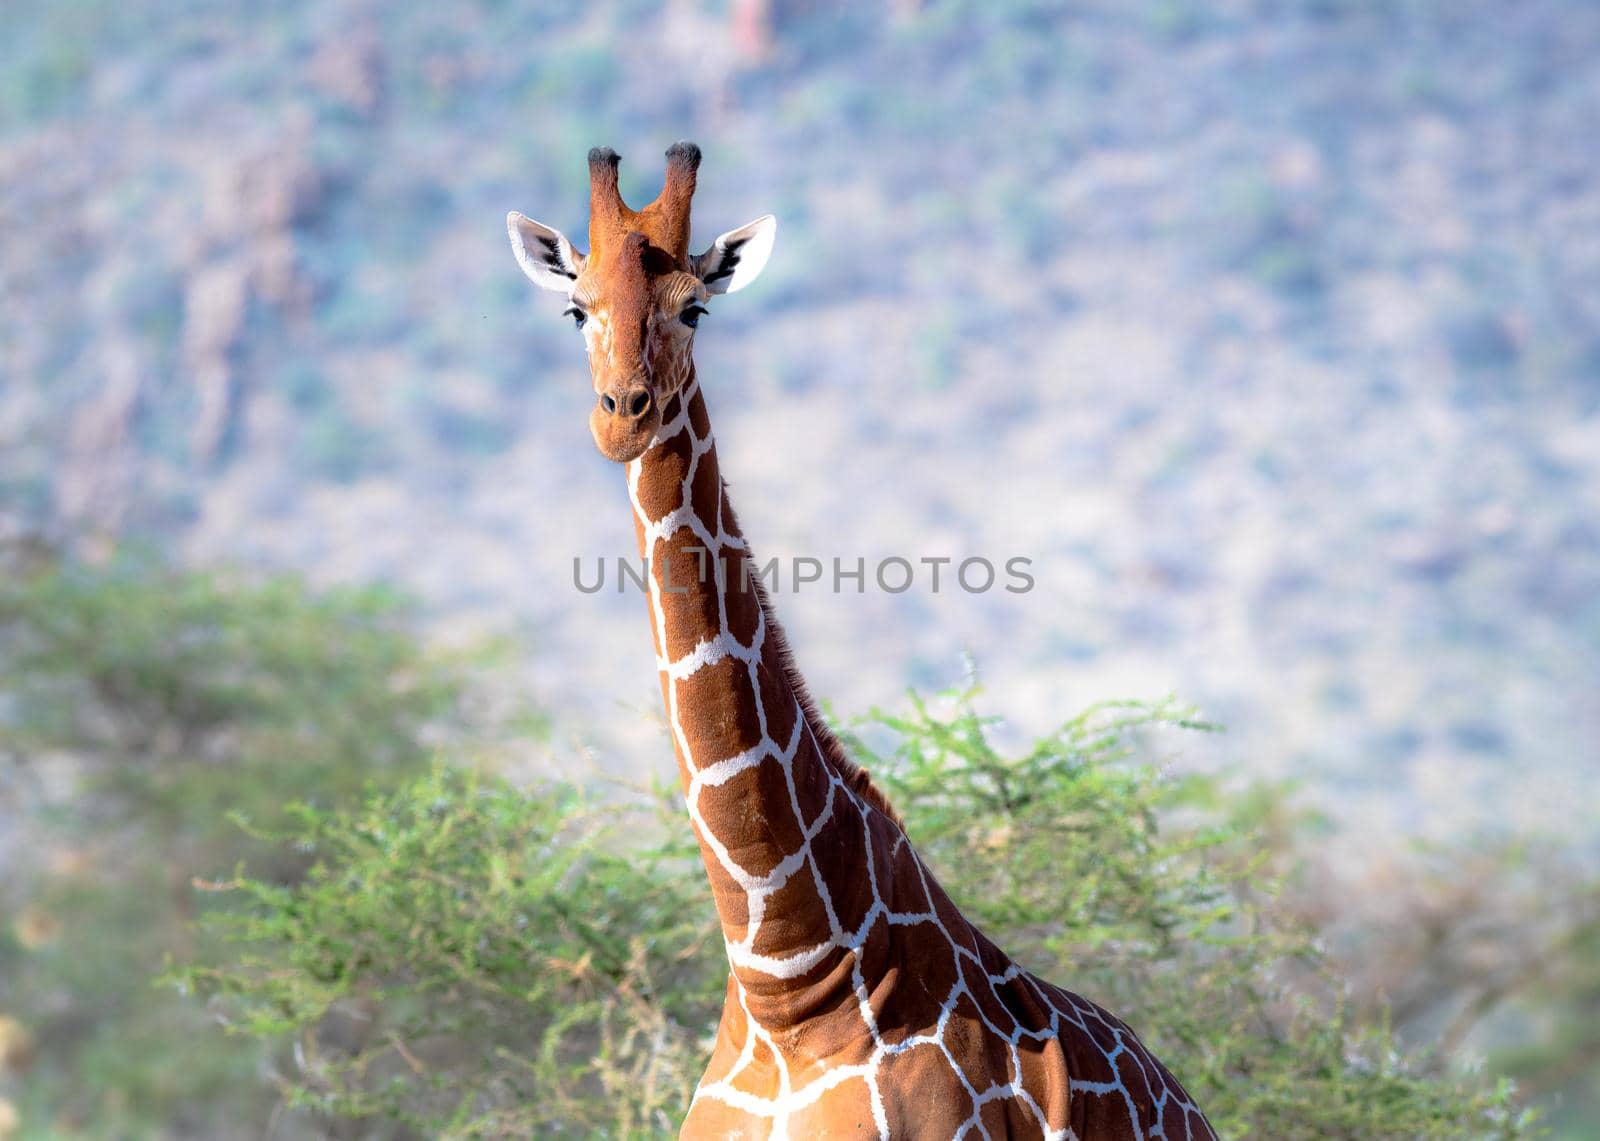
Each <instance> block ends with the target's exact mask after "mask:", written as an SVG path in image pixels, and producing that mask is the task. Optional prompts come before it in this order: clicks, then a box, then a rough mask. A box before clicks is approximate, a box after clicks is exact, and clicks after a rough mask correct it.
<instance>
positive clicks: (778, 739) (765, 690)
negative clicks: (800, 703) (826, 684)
mask: <svg viewBox="0 0 1600 1141" xmlns="http://www.w3.org/2000/svg"><path fill="white" fill-rule="evenodd" d="M755 682H757V685H758V687H760V690H762V709H765V711H766V733H768V735H770V736H771V738H773V741H774V743H776V744H778V747H779V749H787V747H789V738H790V736H794V730H795V704H794V698H792V696H790V695H789V687H787V685H786V683H784V679H782V674H778V672H776V671H774V669H773V666H771V664H770V663H768V661H766V658H765V656H763V658H762V661H760V663H758V664H757V667H755Z"/></svg>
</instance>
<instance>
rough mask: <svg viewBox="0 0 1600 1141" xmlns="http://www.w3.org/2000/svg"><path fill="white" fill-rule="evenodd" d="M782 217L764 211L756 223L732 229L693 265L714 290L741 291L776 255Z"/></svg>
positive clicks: (691, 267)
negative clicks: (775, 238)
mask: <svg viewBox="0 0 1600 1141" xmlns="http://www.w3.org/2000/svg"><path fill="white" fill-rule="evenodd" d="M777 232H778V220H777V219H776V218H774V217H773V216H772V215H771V214H763V215H762V216H761V217H759V218H757V219H756V220H755V221H754V222H750V223H747V224H746V225H743V226H740V227H739V228H738V229H737V230H729V231H728V232H727V233H726V234H723V235H722V237H720V238H718V239H717V240H716V241H714V242H712V243H711V248H710V249H708V250H707V251H706V252H705V253H703V254H701V255H699V256H698V257H696V258H695V259H694V260H693V261H692V262H691V263H690V266H689V268H690V269H691V270H693V272H694V275H695V276H696V277H698V278H699V279H700V280H701V281H702V282H704V283H705V287H706V289H708V290H709V291H711V292H712V293H737V292H739V290H741V289H743V288H744V287H745V286H747V285H749V284H750V283H751V282H752V281H754V280H755V279H756V277H757V275H759V274H760V273H761V269H762V267H763V266H765V265H766V264H767V259H768V258H769V257H771V256H772V239H773V238H774V237H775V236H776V235H777Z"/></svg>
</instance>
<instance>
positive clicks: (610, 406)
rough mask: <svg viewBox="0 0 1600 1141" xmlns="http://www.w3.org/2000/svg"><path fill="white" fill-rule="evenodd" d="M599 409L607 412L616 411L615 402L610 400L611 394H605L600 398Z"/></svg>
mask: <svg viewBox="0 0 1600 1141" xmlns="http://www.w3.org/2000/svg"><path fill="white" fill-rule="evenodd" d="M600 407H602V408H604V409H605V410H606V411H607V412H615V411H616V410H617V402H616V401H615V400H613V399H612V397H611V393H609V392H607V393H605V394H604V395H602V396H601V397H600Z"/></svg>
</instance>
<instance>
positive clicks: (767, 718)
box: [507, 143, 1215, 1141]
mask: <svg viewBox="0 0 1600 1141" xmlns="http://www.w3.org/2000/svg"><path fill="white" fill-rule="evenodd" d="M617 163H618V158H617V155H616V153H615V152H613V151H610V150H606V149H599V148H597V149H596V150H593V151H591V152H590V153H589V174H590V220H589V248H588V250H587V252H580V251H579V250H578V249H577V248H576V247H575V246H574V245H573V244H572V242H571V241H569V240H568V239H567V238H566V237H565V236H564V235H562V234H561V233H559V232H558V231H556V230H554V229H551V228H550V227H548V226H544V225H541V224H540V223H538V222H534V221H532V220H531V219H529V218H525V217H524V216H523V215H521V214H517V213H512V214H511V215H510V216H509V217H508V219H507V223H508V229H509V231H510V235H511V245H512V249H513V252H514V253H515V254H516V257H517V260H518V262H519V263H520V264H521V265H522V268H523V271H524V272H525V273H526V274H527V275H528V277H529V278H530V279H532V280H533V281H534V283H535V284H537V285H540V286H542V287H544V288H547V289H552V290H555V291H558V292H560V293H562V294H564V295H565V296H566V298H567V313H568V315H569V316H571V317H572V319H573V320H574V321H575V323H576V324H577V325H578V327H579V329H580V330H581V331H582V333H583V337H584V343H585V347H586V349H587V352H588V357H589V365H590V369H591V372H592V374H593V380H594V390H595V407H594V409H593V411H592V412H591V414H590V428H591V431H592V432H593V435H594V438H595V443H596V444H597V446H598V447H599V448H600V451H601V452H602V453H603V454H604V455H606V456H607V457H609V458H611V459H614V460H617V461H619V462H622V463H625V464H626V465H627V486H628V496H629V500H630V502H631V503H632V507H633V518H634V530H635V533H636V536H637V538H638V542H639V550H640V554H641V556H643V558H644V559H645V561H646V564H647V565H648V567H649V588H650V589H649V609H650V627H651V632H652V641H653V645H654V651H655V657H656V666H657V669H658V671H659V674H660V678H661V689H662V697H663V699H664V701H665V704H666V710H667V720H668V723H669V725H670V727H671V734H672V739H673V746H674V750H675V752H676V754H677V761H678V768H679V775H680V776H681V778H682V783H683V789H684V803H685V805H686V807H687V809H688V814H689V819H690V822H691V824H692V826H693V828H694V831H695V835H696V836H697V838H698V839H699V842H700V849H701V854H702V857H703V860H704V863H705V869H706V875H707V878H708V880H709V882H710V886H711V893H712V897H713V899H714V901H715V903H716V908H717V915H718V918H719V920H720V922H721V925H722V932H723V938H724V941H725V944H726V947H727V955H728V964H729V974H728V993H727V998H726V1001H725V1003H724V1005H723V1011H722V1019H721V1022H720V1024H719V1026H718V1030H717V1036H716V1042H715V1045H714V1046H713V1048H712V1051H711V1057H710V1060H709V1061H708V1063H707V1066H706V1070H705V1074H704V1076H703V1077H702V1078H701V1081H700V1084H699V1086H698V1088H697V1089H696V1091H695V1095H694V1098H693V1101H692V1102H691V1104H690V1106H689V1109H688V1114H687V1117H686V1119H685V1121H684V1125H683V1133H682V1135H683V1136H684V1137H696V1138H700V1137H748V1138H755V1137H771V1138H791V1139H795V1141H803V1139H809V1138H820V1137H877V1138H902V1137H910V1138H984V1137H988V1138H998V1137H1048V1138H1076V1139H1079V1141H1124V1139H1140V1141H1144V1139H1151V1141H1154V1139H1157V1138H1162V1139H1168V1141H1178V1139H1191V1141H1192V1139H1199V1138H1209V1137H1214V1136H1215V1134H1214V1133H1213V1132H1212V1130H1211V1128H1210V1126H1209V1125H1208V1124H1207V1123H1206V1119H1205V1116H1204V1115H1203V1114H1202V1113H1201V1111H1200V1109H1199V1107H1198V1106H1196V1105H1195V1104H1194V1102H1193V1101H1192V1099H1190V1097H1189V1095H1188V1094H1187V1093H1186V1092H1185V1091H1184V1089H1183V1087H1182V1085H1180V1084H1179V1083H1178V1081H1177V1080H1176V1079H1175V1078H1174V1077H1173V1076H1172V1075H1171V1074H1170V1073H1169V1072H1168V1071H1167V1070H1166V1068H1165V1067H1164V1066H1162V1065H1161V1063H1160V1062H1158V1061H1156V1059H1155V1058H1154V1057H1152V1056H1151V1055H1150V1053H1149V1052H1148V1051H1147V1050H1146V1049H1145V1048H1144V1046H1143V1045H1142V1043H1141V1042H1140V1041H1139V1039H1138V1038H1137V1037H1136V1036H1135V1034H1134V1033H1133V1031H1132V1030H1130V1029H1129V1028H1128V1027H1127V1026H1126V1025H1125V1024H1123V1023H1122V1022H1121V1021H1120V1020H1119V1019H1117V1018H1116V1017H1115V1016H1114V1015H1112V1014H1110V1013H1109V1012H1107V1011H1105V1010H1103V1009H1102V1008H1100V1007H1099V1006H1097V1005H1095V1004H1094V1003H1092V1002H1090V1001H1088V1000H1087V999H1084V998H1081V997H1079V996H1078V995H1075V994H1073V993H1072V992H1070V991H1067V990H1063V989H1061V988H1059V987H1057V986H1054V985H1052V984H1050V983H1047V982H1045V981H1043V980H1041V979H1038V978H1035V977H1034V976H1033V975H1031V974H1030V973H1028V972H1027V971H1026V970H1024V969H1022V968H1021V967H1020V966H1018V965H1017V964H1016V963H1014V962H1012V961H1011V960H1010V959H1009V958H1008V957H1007V956H1006V955H1005V953H1004V952H1002V951H1001V950H1000V949H999V948H997V947H996V946H995V945H994V944H993V943H992V942H990V941H989V939H988V938H986V937H985V936H984V935H983V933H982V932H981V931H979V930H978V929H977V928H976V927H975V926H974V925H972V924H971V923H969V922H968V921H967V920H966V919H965V918H964V917H963V916H962V914H961V912H960V910H959V909H957V907H956V906H955V904H954V903H952V902H951V901H950V899H949V897H948V896H947V895H946V894H945V893H944V890H943V889H942V888H941V887H940V886H939V883H938V881H937V880H936V879H935V878H934V876H933V874H932V873H931V872H930V871H929V870H928V868H927V867H926V865H924V864H923V862H922V860H921V858H920V857H919V856H918V855H917V853H916V850H915V849H914V848H913V847H912V845H911V842H910V840H909V839H908V838H907V836H906V833H905V831H904V829H903V827H902V826H901V823H900V821H899V819H898V818H897V817H896V816H895V814H894V812H893V810H892V809H891V807H890V806H889V803H888V801H887V800H886V799H885V798H884V797H883V795H882V794H881V793H880V792H879V790H878V789H877V788H876V786H874V785H873V784H872V782H871V780H870V779H869V778H868V776H867V774H866V773H865V772H864V771H863V770H861V769H860V768H859V767H857V766H856V765H855V764H854V763H853V762H852V761H851V760H850V759H849V758H848V757H847V756H846V754H845V752H844V749H843V748H842V746H841V745H840V743H839V741H838V739H837V738H836V737H834V735H833V734H832V733H831V732H830V731H829V729H828V728H827V726H826V724H825V723H824V722H823V721H822V719H821V718H820V716H819V715H818V713H817V711H816V709H815V707H814V706H813V705H812V703H811V700H810V698H809V697H808V695H807V693H806V688H805V683H804V681H803V680H802V678H801V676H800V674H799V672H798V671H797V670H796V669H795V667H794V664H793V661H792V659H791V658H790V655H789V651H788V648H787V645H786V643H785V641H784V638H783V633H782V630H781V629H780V627H779V626H778V623H777V621H776V619H775V618H774V616H773V613H772V608H771V605H770V602H769V601H768V599H767V598H766V596H765V594H764V592H763V590H762V585H761V578H760V576H759V575H753V574H751V573H750V571H749V560H750V558H751V555H750V550H749V547H748V545H747V544H746V543H745V541H744V538H743V536H742V535H741V533H740V531H739V525H738V522H737V520H736V519H735V517H734V513H733V508H732V506H731V504H730V503H729V500H728V495H727V488H726V485H725V484H724V482H723V479H722V474H721V471H720V469H719V467H718V463H717V449H716V442H715V440H714V438H713V436H712V432H711V421H710V417H709V415H708V413H707V411H706V402H705V398H704V395H703V393H702V392H701V388H700V385H699V382H698V380H697V379H696V376H695V370H694V363H693V357H692V351H693V345H694V334H695V330H696V328H697V327H698V325H699V320H700V317H701V315H703V314H704V313H705V312H706V311H707V308H708V303H709V301H710V299H711V297H712V296H713V295H716V294H720V293H731V292H734V291H736V290H737V289H741V288H743V287H744V286H745V285H747V284H749V282H750V281H751V280H753V279H754V277H755V275H756V274H758V273H759V272H760V270H761V268H762V266H763V265H764V264H765V262H766V260H767V256H768V254H769V253H770V251H771V249H772V241H773V235H774V233H775V228H776V224H775V222H774V221H773V219H772V218H771V216H770V215H769V216H766V217H763V218H758V219H757V220H756V221H754V222H751V223H749V224H748V225H746V226H742V227H740V228H738V229H736V230H730V231H728V232H727V233H725V234H723V235H722V236H720V237H719V238H717V239H716V240H715V241H714V242H712V243H711V245H710V246H709V247H707V249H706V250H705V252H703V253H701V254H699V255H696V256H691V255H690V254H689V207H690V200H691V198H692V197H693V194H694V187H695V179H696V175H697V172H698V168H699V164H700V151H699V148H697V147H695V146H694V145H693V144H691V143H676V144H674V145H673V146H672V147H671V148H670V149H669V150H668V151H667V174H666V182H665V185H664V186H663V188H662V191H661V194H660V195H659V196H658V197H657V198H656V200H655V201H653V202H651V203H650V204H649V205H648V206H645V207H643V208H642V209H640V210H637V211H635V210H631V209H629V207H628V206H627V204H626V203H624V202H623V200H622V197H621V195H620V194H619V193H618V190H617ZM669 586H670V587H671V589H668V587H669Z"/></svg>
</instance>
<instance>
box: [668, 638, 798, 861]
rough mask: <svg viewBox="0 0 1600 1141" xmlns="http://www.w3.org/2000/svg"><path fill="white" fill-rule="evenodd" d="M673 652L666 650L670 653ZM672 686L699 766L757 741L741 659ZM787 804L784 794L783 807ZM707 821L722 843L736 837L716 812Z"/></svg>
mask: <svg viewBox="0 0 1600 1141" xmlns="http://www.w3.org/2000/svg"><path fill="white" fill-rule="evenodd" d="M691 648H692V647H691ZM672 649H673V648H672V647H669V651H670V650H672ZM679 652H687V651H679ZM673 685H674V687H675V690H676V695H677V699H678V723H679V725H680V726H682V728H683V735H684V737H685V738H686V739H687V740H688V742H689V747H690V748H691V749H692V750H693V751H694V758H695V762H696V765H697V767H699V768H705V767H706V766H707V765H712V764H716V763H717V762H718V761H725V760H727V759H728V758H730V757H734V756H737V755H739V754H740V753H743V752H746V751H747V750H749V749H751V748H754V747H755V746H756V745H757V744H758V743H760V741H761V722H760V719H759V717H758V716H757V714H756V709H755V700H756V694H755V687H754V686H752V685H751V684H750V669H749V667H748V666H746V665H745V664H744V663H743V662H741V661H739V659H737V658H723V659H722V660H721V661H716V662H712V663H710V664H708V665H703V666H701V667H700V668H699V669H698V670H696V671H695V672H694V673H692V674H690V675H689V676H688V677H682V678H679V679H677V680H676V681H675V682H673ZM787 801H788V797H787V796H785V797H784V801H783V803H785V804H786V803H787ZM706 819H707V820H708V821H710V822H712V824H713V827H715V828H716V830H717V835H718V837H719V838H720V839H721V840H722V841H723V842H724V843H727V842H729V841H730V840H734V839H737V837H731V836H729V835H727V834H726V832H725V831H724V829H723V826H722V821H721V819H720V818H719V817H717V816H716V815H715V814H713V813H709V812H708V813H706Z"/></svg>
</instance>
